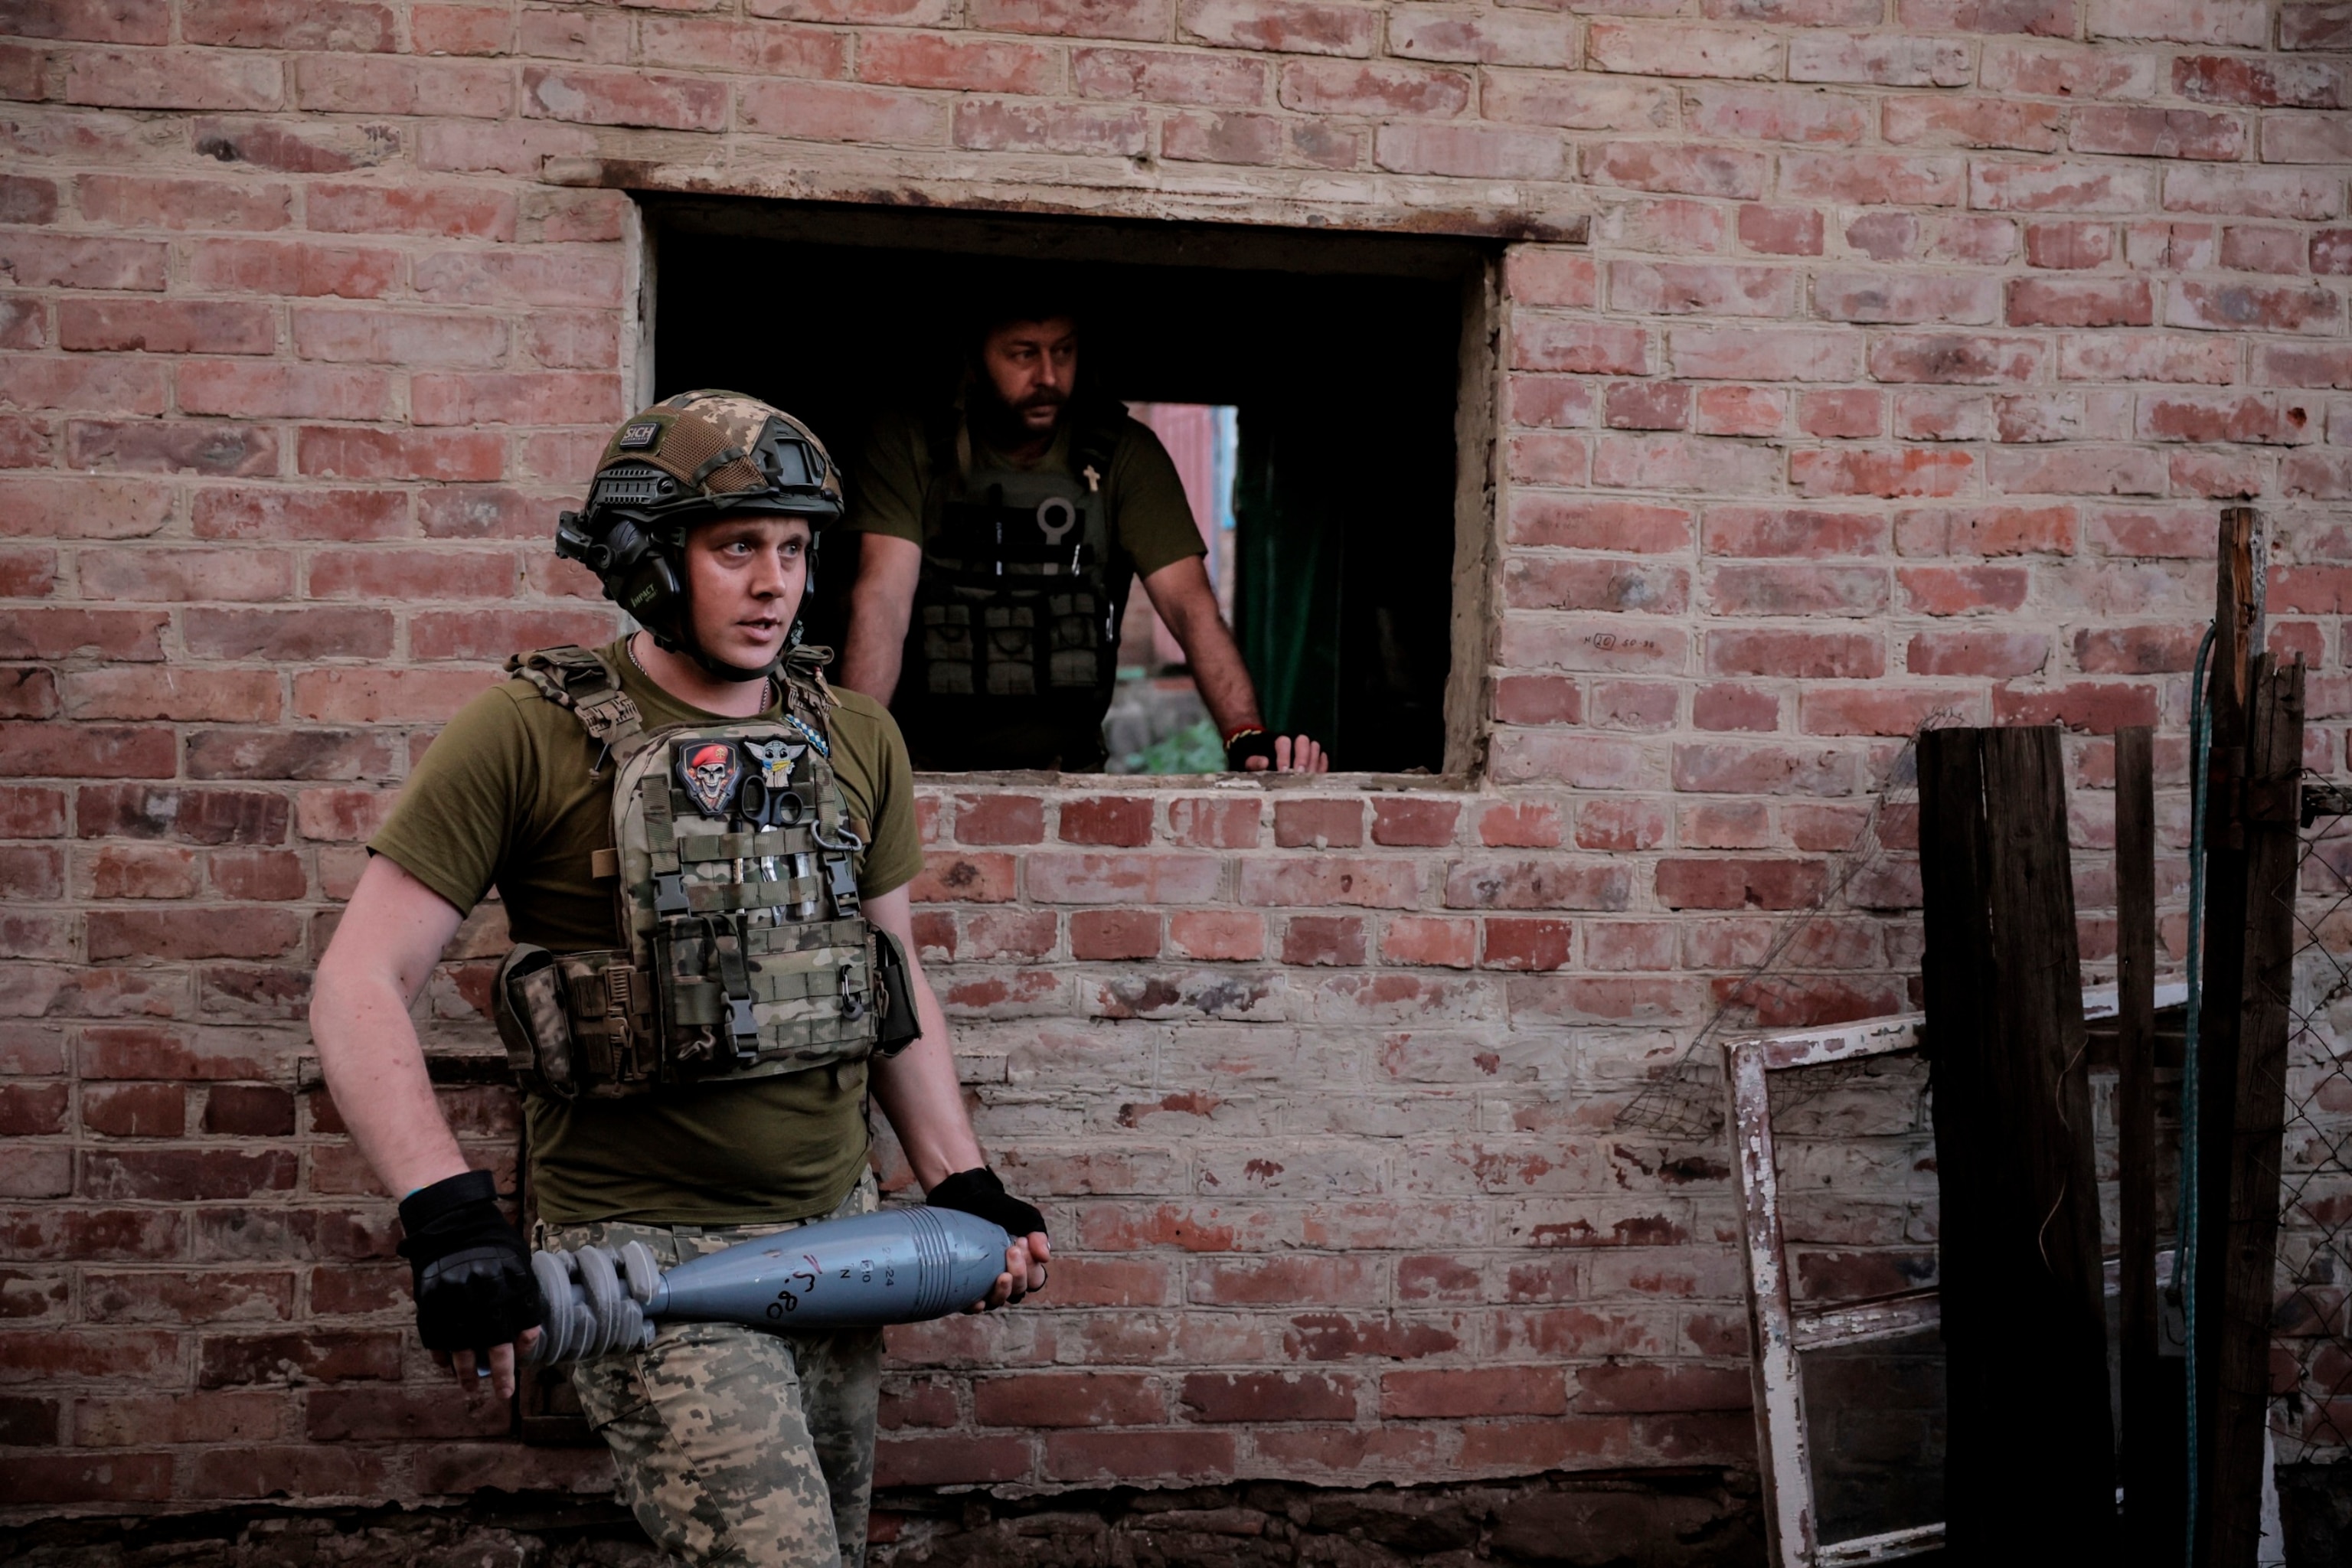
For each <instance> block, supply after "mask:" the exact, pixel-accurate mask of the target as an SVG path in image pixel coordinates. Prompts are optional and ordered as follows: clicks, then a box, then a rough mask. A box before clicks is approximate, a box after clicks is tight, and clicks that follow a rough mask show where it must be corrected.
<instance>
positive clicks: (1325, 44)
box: [982, 0, 1381, 56]
mask: <svg viewBox="0 0 2352 1568" xmlns="http://www.w3.org/2000/svg"><path fill="white" fill-rule="evenodd" d="M987 3H988V4H990V5H1016V4H1021V3H1023V0H987ZM1027 3H1029V4H1037V3H1040V0H1027ZM1043 3H1045V4H1049V5H1051V4H1076V0H1043ZM1163 15H1164V13H1163ZM1179 18H1180V20H1179V27H1178V34H1179V37H1183V38H1186V39H1190V40H1195V41H1198V42H1201V43H1205V44H1210V45H1213V46H1218V47H1225V48H1237V49H1265V50H1269V51H1272V52H1274V53H1276V54H1309V55H1352V56H1363V55H1369V54H1370V53H1371V52H1372V50H1373V48H1374V47H1375V45H1376V43H1377V41H1378V39H1379V37H1380V26H1381V18H1380V13H1379V12H1378V11H1376V10H1374V9H1373V8H1371V7H1370V6H1364V5H1327V4H1322V3H1320V0H1184V3H1183V5H1181V9H1180V12H1179ZM1139 20H1140V18H1139ZM982 25H984V24H982ZM1040 30H1042V29H1040ZM1088 30H1089V31H1090V32H1096V33H1097V34H1098V35H1099V36H1108V37H1153V38H1156V37H1160V32H1159V31H1158V30H1157V29H1155V30H1154V31H1152V32H1150V33H1142V32H1138V33H1132V34H1129V33H1106V32H1104V31H1103V30H1102V29H1100V28H1099V27H1089V29H1088Z"/></svg>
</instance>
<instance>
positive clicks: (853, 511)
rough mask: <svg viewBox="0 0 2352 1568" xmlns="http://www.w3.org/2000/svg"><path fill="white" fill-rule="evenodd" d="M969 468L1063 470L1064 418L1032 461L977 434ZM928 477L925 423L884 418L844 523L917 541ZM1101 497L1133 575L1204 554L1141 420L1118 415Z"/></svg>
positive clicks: (859, 467)
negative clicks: (1008, 453)
mask: <svg viewBox="0 0 2352 1568" xmlns="http://www.w3.org/2000/svg"><path fill="white" fill-rule="evenodd" d="M971 466H972V468H974V469H975V470H979V469H983V468H1017V469H1024V470H1028V471H1032V472H1044V473H1055V472H1059V473H1065V474H1066V473H1069V472H1071V471H1072V469H1071V468H1070V421H1069V420H1067V419H1064V420H1063V421H1062V426H1061V428H1060V429H1059V430H1057V431H1056V432H1055V435H1054V444H1053V445H1052V446H1050V447H1046V448H1045V455H1044V456H1043V457H1040V458H1036V459H1035V460H1034V461H1033V462H1027V463H1020V462H1015V461H1013V458H1010V457H1008V456H1006V455H1005V454H1004V453H1003V452H1000V451H997V450H995V449H994V448H993V447H990V446H988V445H987V444H986V443H985V442H982V441H980V440H978V439H977V438H975V439H974V441H973V443H972V452H971ZM930 478H931V453H930V443H929V438H928V437H926V436H925V435H924V432H923V422H922V421H921V420H920V419H918V418H916V417H914V416H911V415H907V414H895V415H890V416H886V417H884V418H883V419H882V420H881V421H880V422H879V423H877V425H876V426H875V428H874V435H873V437H872V439H870V440H868V441H867V442H866V446H865V448H864V449H863V450H862V451H860V452H859V454H858V458H857V461H856V464H854V465H853V466H852V468H851V469H850V475H849V479H850V483H849V498H848V499H849V515H848V517H847V519H846V526H848V527H849V528H852V529H855V530H856V531H859V532H861V533H887V534H888V535H890V536H891V537H892V538H894V539H903V540H906V541H908V542H909V543H913V544H920V543H922V542H923V491H924V489H925V488H926V487H927V486H928V485H929V481H930ZM1103 498H1104V500H1103V504H1104V506H1105V507H1106V508H1107V509H1108V512H1109V517H1110V526H1111V537H1112V538H1113V539H1114V540H1115V541H1116V542H1118V549H1119V551H1120V552H1121V553H1122V554H1124V555H1126V556H1127V557H1128V559H1129V561H1130V562H1131V563H1133V564H1134V568H1135V571H1136V572H1137V574H1139V575H1141V576H1145V577H1149V576H1150V575H1151V574H1153V573H1154V572H1157V571H1159V570H1160V568H1161V567H1162V566H1171V565H1173V564H1175V563H1177V562H1179V561H1181V560H1183V559H1184V557H1186V556H1187V555H1205V554H1207V553H1208V552H1209V547H1208V546H1207V545H1205V544H1203V543H1202V542H1201V530H1200V528H1199V527H1198V525H1196V524H1195V523H1194V521H1193V520H1192V503H1191V502H1189V501H1187V500H1185V499H1184V481H1183V480H1182V479H1179V478H1178V477H1177V475H1176V464H1175V461H1174V460H1173V459H1172V458H1170V457H1169V456H1168V448H1167V447H1163V446H1161V445H1160V437H1157V436H1155V435H1153V434H1152V432H1151V427H1150V426H1148V425H1146V424H1144V423H1142V422H1141V421H1140V420H1137V419H1132V418H1123V419H1122V421H1121V423H1120V428H1119V437H1118V445H1117V446H1116V447H1112V448H1111V458H1110V472H1109V473H1108V474H1107V475H1106V476H1104V478H1103Z"/></svg>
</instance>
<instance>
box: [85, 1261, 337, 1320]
mask: <svg viewBox="0 0 2352 1568" xmlns="http://www.w3.org/2000/svg"><path fill="white" fill-rule="evenodd" d="M82 1292H83V1300H84V1311H85V1313H86V1315H87V1316H88V1317H89V1320H90V1321H92V1322H101V1323H214V1322H222V1321H229V1320H245V1321H284V1320H286V1319H288V1318H290V1317H292V1316H293V1315H294V1275H293V1272H292V1271H291V1270H290V1269H289V1270H270V1271H268V1272H261V1271H244V1272H230V1271H225V1270H221V1269H205V1270H203V1271H201V1272H189V1271H186V1270H182V1269H171V1270H168V1271H167V1270H161V1269H152V1268H150V1269H139V1270H136V1271H133V1272H129V1273H99V1272H95V1271H93V1272H91V1273H89V1274H87V1275H85V1276H84V1278H83V1284H82Z"/></svg>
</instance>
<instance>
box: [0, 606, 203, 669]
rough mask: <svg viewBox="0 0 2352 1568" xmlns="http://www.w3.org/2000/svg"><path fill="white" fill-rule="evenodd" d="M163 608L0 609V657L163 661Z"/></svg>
mask: <svg viewBox="0 0 2352 1568" xmlns="http://www.w3.org/2000/svg"><path fill="white" fill-rule="evenodd" d="M169 622H170V613H169V612H168V611H163V610H81V609H63V608H59V609H46V608H45V609H23V610H5V611H0V658H37V659H46V660H49V661H52V662H55V661H58V660H63V659H68V658H105V659H129V660H137V661H141V662H150V661H153V660H156V659H160V658H163V643H162V640H161V633H162V631H163V627H164V626H166V625H168V624H169Z"/></svg>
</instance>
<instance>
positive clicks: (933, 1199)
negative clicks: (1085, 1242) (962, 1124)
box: [929, 1165, 1045, 1241]
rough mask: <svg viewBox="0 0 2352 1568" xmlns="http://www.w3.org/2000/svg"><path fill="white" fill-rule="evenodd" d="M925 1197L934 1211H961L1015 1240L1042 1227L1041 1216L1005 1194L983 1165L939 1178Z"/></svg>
mask: <svg viewBox="0 0 2352 1568" xmlns="http://www.w3.org/2000/svg"><path fill="white" fill-rule="evenodd" d="M929 1201H930V1204H931V1206H932V1207H934V1208H943V1209H961V1210H962V1211H963V1212H964V1213H965V1214H968V1215H979V1216H980V1217H981V1218H982V1219H984V1220H986V1221H988V1222H989V1223H990V1224H991V1225H1000V1226H1003V1227H1004V1231H1005V1234H1006V1235H1008V1236H1010V1237H1013V1240H1015V1241H1019V1240H1020V1239H1021V1238H1022V1237H1024V1236H1027V1235H1029V1234H1031V1233H1032V1232H1033V1231H1042V1230H1044V1229H1045V1215H1042V1214H1039V1213H1038V1212H1037V1211H1036V1209H1035V1208H1034V1207H1033V1206H1032V1205H1028V1204H1024V1203H1023V1202H1022V1201H1021V1200H1020V1199H1019V1198H1016V1197H1014V1196H1013V1194H1011V1193H1008V1192H1006V1191H1005V1190H1004V1184H1003V1182H1000V1181H998V1180H997V1179H996V1173H995V1172H993V1171H992V1170H990V1169H989V1168H988V1167H987V1166H985V1165H975V1166H973V1167H972V1168H971V1170H969V1171H958V1172H957V1173H955V1174H954V1175H952V1176H946V1177H942V1178H941V1179H940V1184H939V1185H938V1186H936V1187H933V1188H932V1189H931V1190H930V1193H929Z"/></svg>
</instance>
